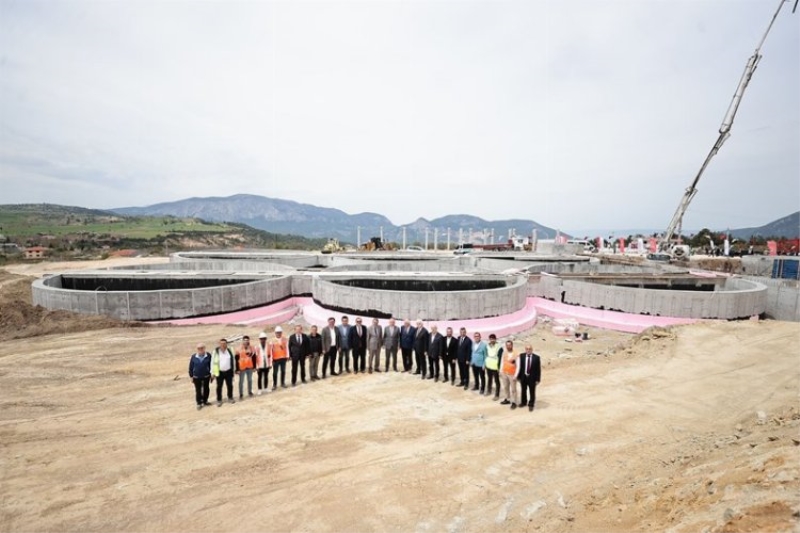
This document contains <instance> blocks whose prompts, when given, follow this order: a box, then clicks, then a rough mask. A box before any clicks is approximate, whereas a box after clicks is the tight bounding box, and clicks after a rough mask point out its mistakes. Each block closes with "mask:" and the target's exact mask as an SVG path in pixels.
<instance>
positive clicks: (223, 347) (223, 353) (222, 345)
mask: <svg viewBox="0 0 800 533" xmlns="http://www.w3.org/2000/svg"><path fill="white" fill-rule="evenodd" d="M235 372H236V359H235V358H234V355H233V350H231V349H230V348H228V340H227V339H220V340H219V344H218V345H217V347H216V348H214V353H213V354H212V355H211V375H212V376H214V378H216V380H217V407H220V406H221V405H222V384H223V383H224V384H225V388H226V389H227V392H228V401H229V402H230V403H236V400H234V399H233V374H234V373H235Z"/></svg>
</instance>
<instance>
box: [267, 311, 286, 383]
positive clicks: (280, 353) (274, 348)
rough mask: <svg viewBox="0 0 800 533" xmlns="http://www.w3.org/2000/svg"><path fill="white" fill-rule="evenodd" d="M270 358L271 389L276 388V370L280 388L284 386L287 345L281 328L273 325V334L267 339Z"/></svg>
mask: <svg viewBox="0 0 800 533" xmlns="http://www.w3.org/2000/svg"><path fill="white" fill-rule="evenodd" d="M269 353H270V357H271V358H272V366H273V367H274V370H273V371H272V390H275V389H277V388H278V372H280V374H281V388H284V389H285V388H286V360H287V359H288V358H289V345H288V343H287V342H286V338H285V337H284V336H283V328H282V327H280V326H275V336H274V337H273V338H272V339H270V341H269Z"/></svg>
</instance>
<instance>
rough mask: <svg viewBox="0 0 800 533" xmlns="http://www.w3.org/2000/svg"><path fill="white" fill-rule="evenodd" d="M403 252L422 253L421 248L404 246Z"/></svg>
mask: <svg viewBox="0 0 800 533" xmlns="http://www.w3.org/2000/svg"><path fill="white" fill-rule="evenodd" d="M403 251H404V252H424V251H425V250H423V249H422V246H406V247H405V249H404V250H403Z"/></svg>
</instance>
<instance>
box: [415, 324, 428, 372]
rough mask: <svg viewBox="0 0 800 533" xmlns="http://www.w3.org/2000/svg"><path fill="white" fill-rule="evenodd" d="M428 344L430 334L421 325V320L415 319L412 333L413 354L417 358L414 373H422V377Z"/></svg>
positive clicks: (425, 368) (426, 365)
mask: <svg viewBox="0 0 800 533" xmlns="http://www.w3.org/2000/svg"><path fill="white" fill-rule="evenodd" d="M429 344H430V334H429V333H428V330H427V329H426V328H425V326H423V325H422V320H417V327H416V332H415V333H414V355H415V356H416V359H417V371H416V372H414V375H418V374H422V379H425V376H426V374H427V373H428V372H427V368H428V360H427V354H428V345H429Z"/></svg>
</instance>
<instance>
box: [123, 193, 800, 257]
mask: <svg viewBox="0 0 800 533" xmlns="http://www.w3.org/2000/svg"><path fill="white" fill-rule="evenodd" d="M109 211H112V212H115V213H118V214H121V215H129V216H164V215H171V216H176V217H196V218H201V219H203V220H208V221H214V222H236V223H242V224H247V225H249V226H252V227H254V228H257V229H262V230H266V231H269V232H272V233H282V234H293V235H302V236H304V237H310V238H330V237H333V238H337V239H339V240H340V241H342V242H350V243H355V242H356V240H357V239H358V230H357V228H359V227H360V228H361V242H365V241H367V240H368V239H369V238H371V237H376V236H379V235H380V231H381V228H383V235H384V240H386V241H395V242H398V243H400V242H402V239H403V235H402V234H403V229H405V230H406V243H407V244H409V245H410V244H414V243H424V242H425V230H426V229H427V230H428V239H429V242H430V243H433V239H434V231H433V230H434V229H437V230H438V239H439V242H440V243H444V242H445V241H446V238H447V237H446V233H445V232H446V231H447V228H450V232H451V233H450V235H451V237H450V238H451V242H453V243H456V242H458V240H459V230H461V231H462V237H463V240H464V241H468V240H469V232H470V230H471V231H472V232H473V236H474V237H476V239H474V240H478V237H477V235H478V234H480V233H482V232H483V231H484V230H487V231H491V230H494V235H495V241H496V242H498V241H503V240H505V239H506V238H507V237H508V234H509V231H514V232H516V233H517V234H519V235H530V234H531V233H532V231H533V230H534V229H536V230H537V235H538V237H539V238H540V239H552V238H553V237H555V235H556V230H555V229H553V228H550V227H547V226H543V225H542V224H539V223H538V222H535V221H533V220H522V219H509V220H485V219H482V218H479V217H476V216H472V215H464V214H456V215H447V216H444V217H440V218H435V219H432V220H427V219H425V218H419V219H417V220H416V221H414V222H412V223H410V224H405V225H401V226H396V225H394V224H392V222H391V221H390V220H389V219H388V218H386V217H385V216H383V215H381V214H378V213H358V214H355V215H350V214H348V213H345V212H344V211H341V210H339V209H334V208H330V207H318V206H315V205H311V204H304V203H300V202H295V201H291V200H283V199H279V198H268V197H265V196H256V195H251V194H236V195H233V196H227V197H209V198H187V199H185V200H178V201H175V202H167V203H159V204H154V205H151V206H147V207H121V208H115V209H110V210H109ZM712 229H714V231H725V229H727V228H712ZM656 231H658V230H655V231H646V232H620V231H617V232H615V235H628V234H631V235H635V234H637V233H641V234H644V235H650V234H652V233H654V232H656ZM730 233H731V235H732V236H733V237H735V238H739V239H748V238H750V236H752V235H761V236H765V237H766V236H770V237H787V238H794V237H797V236H798V234H800V211H798V212H796V213H792V214H791V215H788V216H785V217H782V218H779V219H778V220H775V221H773V222H770V223H768V224H765V225H763V226H760V227H755V228H742V229H734V230H730ZM585 234H586V235H588V236H589V237H594V236H597V235H602V236H606V235H608V234H609V233H608V232H606V233H603V232H599V233H598V232H586V233H585ZM583 235H584V233H581V234H579V235H577V236H578V237H583Z"/></svg>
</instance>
